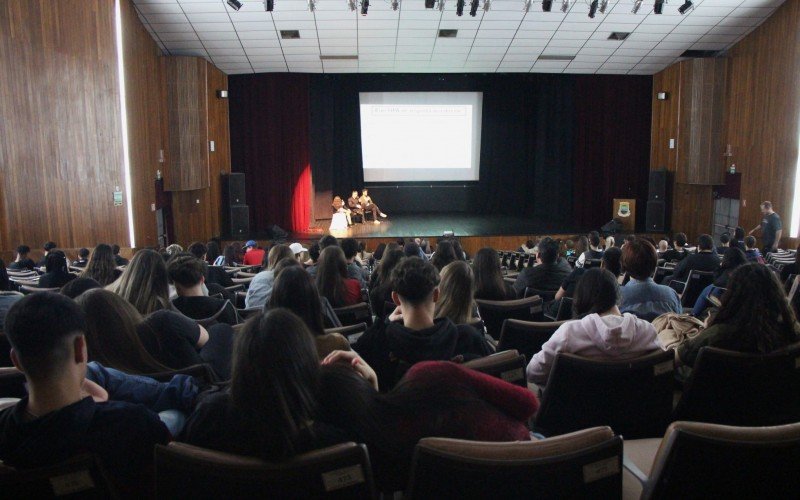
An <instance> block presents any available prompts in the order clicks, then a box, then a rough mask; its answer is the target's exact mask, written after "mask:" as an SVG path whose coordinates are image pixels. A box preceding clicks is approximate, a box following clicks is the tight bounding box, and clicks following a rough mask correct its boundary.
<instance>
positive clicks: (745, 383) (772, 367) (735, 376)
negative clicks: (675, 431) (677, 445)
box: [675, 343, 800, 425]
mask: <svg viewBox="0 0 800 500" xmlns="http://www.w3.org/2000/svg"><path fill="white" fill-rule="evenodd" d="M675 420H692V421H697V422H709V423H714V424H725V425H781V424H787V423H791V422H800V343H797V344H794V345H792V346H789V347H788V348H787V349H784V350H781V351H778V352H776V353H772V354H766V355H762V354H743V353H737V352H732V351H726V350H723V349H717V348H714V347H704V348H703V349H701V351H700V354H699V355H698V357H697V361H696V362H695V365H694V369H693V370H692V374H691V375H690V377H689V380H687V381H686V384H685V385H684V390H683V395H682V396H681V399H680V401H679V402H678V406H677V407H676V408H675Z"/></svg>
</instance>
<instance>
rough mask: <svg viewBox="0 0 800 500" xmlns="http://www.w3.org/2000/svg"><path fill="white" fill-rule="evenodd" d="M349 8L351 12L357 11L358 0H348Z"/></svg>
mask: <svg viewBox="0 0 800 500" xmlns="http://www.w3.org/2000/svg"><path fill="white" fill-rule="evenodd" d="M347 8H348V9H350V12H355V11H356V0H347Z"/></svg>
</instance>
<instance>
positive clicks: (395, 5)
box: [389, 0, 400, 10]
mask: <svg viewBox="0 0 800 500" xmlns="http://www.w3.org/2000/svg"><path fill="white" fill-rule="evenodd" d="M389 5H391V6H392V10H397V9H398V8H399V7H400V0H392V2H391V3H390V4H389Z"/></svg>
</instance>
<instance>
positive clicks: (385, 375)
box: [353, 257, 490, 391]
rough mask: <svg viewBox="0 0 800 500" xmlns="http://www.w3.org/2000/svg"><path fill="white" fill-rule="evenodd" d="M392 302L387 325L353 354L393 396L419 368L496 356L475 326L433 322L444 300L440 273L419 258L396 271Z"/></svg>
mask: <svg viewBox="0 0 800 500" xmlns="http://www.w3.org/2000/svg"><path fill="white" fill-rule="evenodd" d="M391 280H392V301H393V302H394V303H395V305H396V306H397V308H396V309H395V311H394V312H393V313H392V314H391V315H390V316H389V317H388V318H387V320H386V321H383V322H379V323H376V324H375V325H373V326H372V327H371V328H370V329H369V330H367V331H366V332H365V333H364V335H362V336H361V338H359V339H358V342H357V343H356V344H355V345H354V346H353V349H354V350H355V351H356V352H358V354H359V355H361V357H363V358H364V361H366V362H367V363H368V364H369V365H370V366H371V367H372V368H373V369H374V370H375V372H376V373H377V374H378V381H379V383H380V388H381V391H388V390H389V389H391V388H392V387H394V385H395V384H396V383H397V381H398V380H400V378H402V376H403V374H404V373H405V372H406V371H407V370H408V369H409V368H410V367H411V366H412V365H414V364H415V363H417V362H420V361H435V360H444V361H448V360H453V359H458V360H469V359H470V358H477V357H482V356H486V355H488V354H490V350H489V347H488V345H487V344H486V341H485V340H484V339H483V337H482V336H481V334H480V333H478V332H477V331H476V330H475V329H474V328H472V327H471V326H469V325H458V326H456V325H455V324H453V322H452V321H450V319H448V318H436V319H434V317H433V312H434V309H435V307H436V302H437V301H438V300H439V273H437V272H436V268H435V267H433V265H431V264H430V263H428V262H425V261H423V260H422V259H420V258H419V257H408V258H406V259H403V260H402V261H401V262H400V263H399V264H398V265H397V267H396V268H395V269H394V271H393V272H392V278H391Z"/></svg>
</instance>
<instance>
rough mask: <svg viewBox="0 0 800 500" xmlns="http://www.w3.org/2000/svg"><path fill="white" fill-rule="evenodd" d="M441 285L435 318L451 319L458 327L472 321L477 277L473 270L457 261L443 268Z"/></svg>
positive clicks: (462, 262) (464, 263)
mask: <svg viewBox="0 0 800 500" xmlns="http://www.w3.org/2000/svg"><path fill="white" fill-rule="evenodd" d="M440 276H441V279H442V280H441V282H440V283H439V300H438V301H437V302H436V309H435V310H434V317H435V318H450V321H452V322H453V323H455V324H457V325H464V324H467V323H469V322H471V321H472V319H473V316H472V311H473V308H474V305H475V300H474V294H475V277H474V274H473V272H472V268H471V267H470V266H469V264H467V263H466V262H464V261H461V260H457V261H455V262H451V263H450V264H447V265H446V266H444V267H443V268H442V271H441V273H440Z"/></svg>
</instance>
